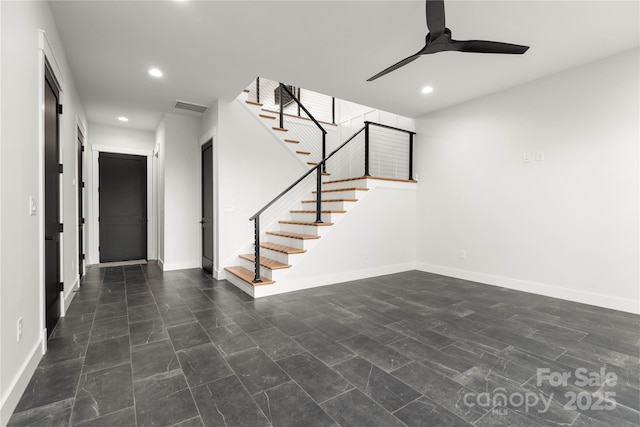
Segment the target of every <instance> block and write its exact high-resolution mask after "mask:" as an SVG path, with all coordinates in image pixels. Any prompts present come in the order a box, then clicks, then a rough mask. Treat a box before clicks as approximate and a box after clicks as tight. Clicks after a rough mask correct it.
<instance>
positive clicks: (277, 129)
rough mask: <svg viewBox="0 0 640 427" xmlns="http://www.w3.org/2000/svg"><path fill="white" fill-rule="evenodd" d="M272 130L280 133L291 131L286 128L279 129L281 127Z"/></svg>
mask: <svg viewBox="0 0 640 427" xmlns="http://www.w3.org/2000/svg"><path fill="white" fill-rule="evenodd" d="M271 129H273V130H275V131H278V132H289V129H285V128H279V127H276V126H274V127H272V128H271Z"/></svg>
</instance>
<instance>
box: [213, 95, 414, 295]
mask: <svg viewBox="0 0 640 427" xmlns="http://www.w3.org/2000/svg"><path fill="white" fill-rule="evenodd" d="M245 92H246V91H245ZM281 93H282V92H281ZM289 94H291V92H289ZM291 96H292V97H293V99H294V100H295V102H296V103H297V104H298V105H299V107H300V108H302V110H304V111H305V113H307V114H308V116H309V118H308V119H307V118H304V117H298V116H292V115H289V117H288V119H287V121H286V122H285V121H284V115H285V114H284V108H282V107H281V108H282V110H281V111H278V112H273V111H270V110H267V109H265V108H264V105H263V104H261V103H260V102H256V101H252V100H249V99H242V100H241V101H243V104H245V105H246V106H247V108H248V109H249V110H251V111H252V112H253V114H254V115H255V117H256V118H257V119H258V120H260V121H262V122H263V124H265V126H267V127H269V128H271V130H272V132H273V133H274V134H275V135H276V136H279V139H280V140H281V141H282V143H283V144H285V145H286V146H288V147H289V148H290V149H291V150H292V151H293V152H294V153H295V154H296V155H297V156H298V158H299V159H300V160H301V162H303V163H304V164H306V165H307V166H308V167H310V170H309V172H308V173H306V174H304V175H303V176H302V177H301V178H300V179H298V180H297V181H296V182H294V183H293V184H292V185H291V186H290V187H289V188H287V189H286V190H285V191H283V192H282V193H281V194H280V195H278V196H276V197H275V198H274V199H273V200H272V201H271V202H269V203H268V204H267V205H265V206H264V207H263V208H262V209H261V210H259V211H258V212H257V213H256V214H255V215H254V216H253V217H251V218H250V219H251V221H254V223H255V239H254V244H253V248H254V252H253V253H243V254H240V255H239V256H238V263H237V265H233V266H228V267H225V270H226V272H227V275H226V278H227V280H229V281H230V282H231V283H233V284H234V285H236V286H237V287H239V288H240V289H242V290H244V291H245V292H246V293H248V294H249V295H251V296H253V297H256V298H257V297H260V296H266V295H272V294H276V293H281V292H288V291H291V290H296V289H300V288H301V287H309V286H319V285H321V284H329V283H326V282H325V283H311V281H313V279H311V280H309V279H308V277H309V273H311V276H313V275H314V271H313V268H317V267H316V266H317V265H319V264H322V263H323V262H324V261H325V260H326V259H327V257H326V254H325V256H322V254H321V253H322V252H327V251H330V252H331V254H332V255H331V256H329V258H331V257H332V256H334V257H335V256H338V257H340V258H344V257H343V256H342V255H341V254H342V251H343V250H344V249H347V248H346V247H345V244H346V245H349V244H351V243H354V242H352V241H345V242H344V244H343V243H342V241H340V243H339V244H338V245H337V246H336V243H335V242H336V239H338V240H339V239H344V237H341V235H340V234H336V235H332V238H331V239H329V240H328V241H327V242H326V243H328V245H327V246H326V247H325V249H324V250H323V249H321V250H320V252H319V253H320V255H318V256H314V253H313V250H314V248H316V247H318V246H319V245H321V242H322V241H323V240H322V239H323V238H326V237H327V236H329V234H330V233H339V231H338V230H339V229H340V228H341V225H340V223H341V222H342V220H343V219H344V218H345V217H346V216H347V215H349V212H350V211H352V210H353V208H354V207H355V206H356V205H357V204H358V203H359V202H360V201H362V200H363V199H364V198H365V197H366V196H367V195H369V194H371V193H372V192H375V190H376V188H377V187H378V186H379V185H380V184H378V183H380V182H385V184H384V186H387V187H388V186H389V184H391V185H392V186H395V187H394V188H401V187H402V186H403V185H408V186H410V187H412V188H413V189H415V183H416V181H414V180H413V179H412V152H413V135H414V133H413V132H411V131H407V130H403V129H399V128H394V127H390V126H387V125H382V124H379V123H372V122H365V126H364V127H362V128H361V129H360V130H358V131H357V132H356V133H354V134H353V135H352V136H351V137H350V138H348V139H347V140H346V141H344V142H343V143H342V144H341V145H340V146H339V147H338V148H336V149H335V150H334V151H332V152H331V154H328V153H327V148H326V147H327V145H326V142H327V141H326V136H327V132H326V131H325V130H324V128H323V126H322V125H320V123H319V122H318V121H317V120H316V119H315V118H313V116H312V115H311V113H309V111H308V110H307V109H306V108H305V107H304V106H303V105H302V104H301V103H300V101H299V100H298V99H297V98H296V97H295V96H294V95H293V94H291ZM239 101H240V99H239ZM304 120H306V121H308V123H307V124H306V126H307V131H308V129H313V130H314V131H315V132H316V133H315V134H313V135H312V136H314V137H315V139H314V138H308V139H312V141H305V140H304V138H305V136H307V137H308V136H309V134H306V135H305V129H304V127H305V124H304V123H303V124H302V128H303V131H302V132H295V131H294V132H290V129H289V128H288V126H285V123H286V124H288V125H291V124H292V126H291V127H292V128H295V127H296V126H299V123H300V121H304ZM325 125H330V126H335V125H333V124H329V123H325ZM372 128H377V129H381V130H382V132H385V131H386V132H394V133H399V134H400V135H401V138H400V139H398V138H397V137H389V135H388V134H386V135H385V134H379V135H378V140H376V138H375V131H374V130H372ZM318 135H320V140H318V138H317V136H318ZM336 135H337V134H336ZM407 136H408V137H407ZM319 141H320V143H319ZM336 145H337V144H336ZM301 146H302V147H301ZM398 153H400V154H398ZM329 175H331V177H330V178H329V177H328V176H329ZM372 175H378V176H372ZM399 176H401V177H407V178H406V179H405V178H401V177H399ZM294 189H295V191H292V190H294ZM312 189H315V191H312ZM318 193H319V194H318ZM296 194H297V195H296ZM379 194H380V193H379ZM318 197H320V200H318ZM376 200H378V201H377V202H376V203H378V206H379V207H380V206H384V208H383V210H384V209H385V208H387V209H388V207H389V205H388V203H387V202H384V201H383V202H382V204H380V203H381V202H380V199H379V198H378V199H376ZM276 202H277V203H278V204H276ZM371 203H373V201H372V202H367V203H365V204H371ZM318 210H320V214H319V215H318ZM375 213H376V212H373V213H372V214H375ZM359 215H362V213H360V214H359ZM369 215H370V214H369ZM354 218H362V217H361V216H360V217H358V215H356V216H355V217H354ZM370 218H371V217H369V219H370ZM261 221H262V224H263V225H264V224H266V229H267V231H266V232H262V233H261V231H260V230H261V225H260V224H261ZM347 222H349V221H347ZM351 223H352V224H354V223H353V221H351ZM356 224H359V222H356ZM345 227H347V228H345V231H346V232H348V231H352V233H353V232H355V230H357V229H359V228H358V227H356V228H355V229H350V228H349V226H348V224H346V225H345ZM330 241H333V243H330ZM383 246H384V245H383ZM365 252H367V251H365ZM345 255H346V252H345ZM257 257H258V258H259V260H258V261H259V262H256V258H257ZM310 265H311V266H313V268H312V269H311V270H310V269H309V266H310ZM349 265H350V264H349ZM296 266H299V268H300V270H299V271H296ZM329 269H330V268H329ZM289 276H291V277H289ZM287 278H289V280H287ZM330 283H334V282H330ZM275 287H277V289H276V288H275Z"/></svg>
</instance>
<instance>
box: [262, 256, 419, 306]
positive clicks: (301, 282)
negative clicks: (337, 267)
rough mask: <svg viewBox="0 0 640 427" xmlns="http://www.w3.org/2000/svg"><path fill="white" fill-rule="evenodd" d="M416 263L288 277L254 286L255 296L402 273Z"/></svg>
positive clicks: (412, 268)
mask: <svg viewBox="0 0 640 427" xmlns="http://www.w3.org/2000/svg"><path fill="white" fill-rule="evenodd" d="M415 268H416V266H415V263H413V262H410V263H403V264H394V265H385V266H381V267H374V268H367V269H362V270H354V271H346V272H341V273H336V274H327V275H324V276H315V277H304V278H297V279H289V278H286V279H284V280H283V281H282V282H276V283H275V284H273V285H267V286H256V287H255V288H254V293H255V295H254V298H260V297H266V296H270V295H277V294H282V293H285V292H292V291H299V290H302V289H311V288H317V287H319V286H327V285H337V284H339V283H344V282H350V281H353V280H360V279H367V278H370V277H377V276H384V275H386V274H394V273H401V272H403V271H409V270H415Z"/></svg>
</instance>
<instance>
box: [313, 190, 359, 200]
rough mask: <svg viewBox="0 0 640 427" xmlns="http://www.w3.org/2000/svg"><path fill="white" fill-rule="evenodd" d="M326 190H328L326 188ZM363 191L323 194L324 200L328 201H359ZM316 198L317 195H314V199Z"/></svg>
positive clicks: (324, 192)
mask: <svg viewBox="0 0 640 427" xmlns="http://www.w3.org/2000/svg"><path fill="white" fill-rule="evenodd" d="M325 190H328V189H327V188H325ZM362 193H363V191H362V190H360V191H358V190H343V191H330V192H327V191H323V192H322V200H327V199H357V198H358V197H361V196H362ZM315 197H316V193H315V192H314V193H313V198H315Z"/></svg>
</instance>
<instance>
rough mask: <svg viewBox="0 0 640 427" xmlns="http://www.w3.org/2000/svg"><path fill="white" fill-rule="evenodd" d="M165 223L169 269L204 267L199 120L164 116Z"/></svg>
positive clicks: (164, 255)
mask: <svg viewBox="0 0 640 427" xmlns="http://www.w3.org/2000/svg"><path fill="white" fill-rule="evenodd" d="M161 127H163V128H164V141H160V144H161V146H160V151H161V152H162V153H163V154H162V158H160V163H162V164H163V166H161V168H162V169H163V176H164V182H163V184H162V185H163V187H164V200H163V205H162V206H163V208H161V210H162V209H164V211H163V213H162V214H161V216H163V221H164V230H163V236H162V239H163V253H162V262H163V268H164V269H165V270H177V269H183V268H197V267H200V266H201V261H202V260H201V237H200V230H201V226H200V218H201V213H200V204H201V201H200V197H201V196H200V191H201V190H200V143H199V137H200V133H201V123H200V118H199V117H192V116H186V115H179V114H171V113H167V114H165V116H164V119H163V124H162V125H161Z"/></svg>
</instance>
